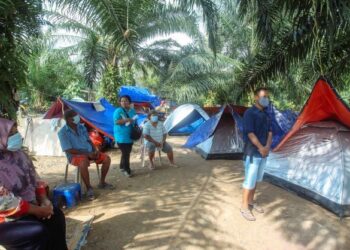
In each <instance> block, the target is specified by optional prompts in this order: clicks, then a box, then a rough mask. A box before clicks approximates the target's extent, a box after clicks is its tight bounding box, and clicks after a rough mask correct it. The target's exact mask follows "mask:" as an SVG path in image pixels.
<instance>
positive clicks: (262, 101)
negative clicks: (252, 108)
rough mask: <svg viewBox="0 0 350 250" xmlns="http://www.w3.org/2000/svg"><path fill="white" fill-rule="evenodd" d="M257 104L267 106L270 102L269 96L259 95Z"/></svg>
mask: <svg viewBox="0 0 350 250" xmlns="http://www.w3.org/2000/svg"><path fill="white" fill-rule="evenodd" d="M259 104H260V105H261V106H263V107H264V108H267V107H268V106H269V104H270V101H269V98H267V97H260V98H259Z"/></svg>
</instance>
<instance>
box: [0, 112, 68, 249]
mask: <svg viewBox="0 0 350 250" xmlns="http://www.w3.org/2000/svg"><path fill="white" fill-rule="evenodd" d="M21 148H22V137H21V135H20V134H19V132H18V131H17V125H16V123H15V122H13V121H10V120H7V119H2V118H0V245H1V246H4V247H5V248H6V249H28V250H29V249H40V250H41V249H50V250H51V249H52V250H56V249H57V250H65V249H67V245H66V239H65V237H66V232H65V230H66V229H65V227H66V225H65V218H64V215H63V213H62V211H60V210H59V209H56V208H53V206H52V204H51V202H50V201H49V200H48V198H47V196H46V191H45V188H44V187H43V185H42V182H40V181H39V180H38V178H37V175H36V172H35V169H34V166H33V163H32V161H31V160H30V159H29V157H28V156H27V154H26V153H25V152H23V151H22V150H21Z"/></svg>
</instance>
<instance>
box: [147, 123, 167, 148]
mask: <svg viewBox="0 0 350 250" xmlns="http://www.w3.org/2000/svg"><path fill="white" fill-rule="evenodd" d="M143 134H144V135H149V136H151V137H152V139H153V140H155V141H157V142H159V143H161V142H163V136H164V135H165V134H166V130H165V128H164V125H163V123H161V122H158V123H157V126H156V127H154V126H153V125H152V123H151V122H147V123H146V124H145V125H144V127H143ZM145 142H146V144H148V143H149V141H148V140H146V139H145Z"/></svg>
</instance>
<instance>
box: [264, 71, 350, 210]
mask: <svg viewBox="0 0 350 250" xmlns="http://www.w3.org/2000/svg"><path fill="white" fill-rule="evenodd" d="M265 178H266V179H267V180H269V181H271V182H272V183H274V184H277V185H279V186H281V187H283V188H286V189H288V190H292V191H294V192H296V193H297V194H299V195H302V196H304V197H306V198H308V199H310V200H313V201H315V202H317V203H319V204H321V205H322V206H324V207H325V208H327V209H329V210H331V211H333V212H334V213H336V214H338V215H339V216H348V215H350V109H349V107H348V106H347V105H346V104H345V102H344V101H342V99H341V97H340V96H339V95H338V93H337V92H336V90H335V88H334V87H333V85H332V84H331V83H330V81H328V80H327V79H326V78H324V77H321V78H319V79H318V80H317V81H316V83H315V85H314V88H313V90H312V92H311V94H310V97H309V99H308V101H307V102H306V104H305V105H304V107H303V109H302V111H301V112H300V115H299V117H298V118H297V120H296V122H295V124H294V126H293V127H292V129H291V130H290V131H289V133H288V134H287V135H286V136H285V137H284V139H283V140H282V141H281V142H280V143H279V145H278V146H277V147H276V148H275V149H274V151H273V152H272V153H271V154H270V156H269V157H268V161H267V166H266V171H265Z"/></svg>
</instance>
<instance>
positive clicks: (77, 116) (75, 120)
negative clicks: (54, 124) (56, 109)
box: [73, 115, 80, 125]
mask: <svg viewBox="0 0 350 250" xmlns="http://www.w3.org/2000/svg"><path fill="white" fill-rule="evenodd" d="M73 122H74V123H75V124H77V125H78V124H79V122H80V116H79V115H76V116H74V117H73Z"/></svg>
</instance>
